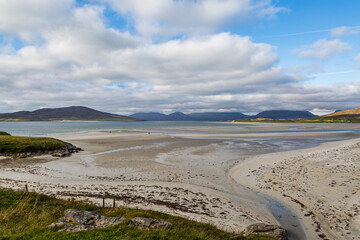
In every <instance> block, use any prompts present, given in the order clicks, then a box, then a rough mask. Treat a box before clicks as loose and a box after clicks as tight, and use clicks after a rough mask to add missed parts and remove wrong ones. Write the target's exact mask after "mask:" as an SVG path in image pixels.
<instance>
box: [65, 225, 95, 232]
mask: <svg viewBox="0 0 360 240" xmlns="http://www.w3.org/2000/svg"><path fill="white" fill-rule="evenodd" d="M97 228H98V227H96V226H92V225H74V224H67V225H65V226H64V227H62V228H61V229H60V230H59V231H58V232H80V231H88V230H94V229H97Z"/></svg>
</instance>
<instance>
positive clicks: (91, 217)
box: [49, 209, 125, 232]
mask: <svg viewBox="0 0 360 240" xmlns="http://www.w3.org/2000/svg"><path fill="white" fill-rule="evenodd" d="M123 221H125V218H124V217H105V216H103V215H101V214H100V213H98V212H90V211H81V210H75V209H67V210H65V216H64V217H62V218H60V219H59V220H58V221H57V222H55V223H52V224H51V225H50V226H49V227H55V226H59V225H64V224H66V225H64V226H63V227H62V228H61V229H60V230H59V232H79V231H85V230H93V229H100V228H107V227H111V226H114V225H117V224H120V223H122V222H123ZM69 223H71V224H69ZM73 223H75V224H73Z"/></svg>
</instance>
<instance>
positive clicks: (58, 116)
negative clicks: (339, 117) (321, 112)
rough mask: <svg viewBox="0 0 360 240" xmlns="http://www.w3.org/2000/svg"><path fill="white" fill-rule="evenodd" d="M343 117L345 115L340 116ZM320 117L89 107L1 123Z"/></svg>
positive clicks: (6, 117)
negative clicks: (123, 112)
mask: <svg viewBox="0 0 360 240" xmlns="http://www.w3.org/2000/svg"><path fill="white" fill-rule="evenodd" d="M339 113H341V112H339ZM314 117H317V116H316V115H314V114H312V113H310V112H308V111H289V110H273V111H264V112H260V113H258V114H256V115H252V116H250V115H245V114H243V113H240V112H203V113H190V114H184V113H182V112H174V113H171V114H168V115H166V114H162V113H158V112H149V113H135V114H133V115H130V117H128V116H123V115H118V114H112V113H106V112H101V111H97V110H94V109H91V108H88V107H82V106H72V107H64V108H43V109H38V110H35V111H20V112H14V113H2V114H0V121H61V120H73V121H139V120H145V121H232V120H234V119H246V118H250V119H256V118H271V119H309V118H314Z"/></svg>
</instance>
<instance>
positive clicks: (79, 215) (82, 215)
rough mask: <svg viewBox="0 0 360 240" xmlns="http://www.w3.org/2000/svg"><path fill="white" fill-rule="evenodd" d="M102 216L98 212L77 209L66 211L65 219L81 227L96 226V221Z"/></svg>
mask: <svg viewBox="0 0 360 240" xmlns="http://www.w3.org/2000/svg"><path fill="white" fill-rule="evenodd" d="M101 217H102V215H101V214H100V213H98V212H89V211H81V210H75V209H67V210H65V219H66V220H67V222H74V223H77V224H80V225H95V223H96V222H95V221H96V220H98V219H100V218H101Z"/></svg>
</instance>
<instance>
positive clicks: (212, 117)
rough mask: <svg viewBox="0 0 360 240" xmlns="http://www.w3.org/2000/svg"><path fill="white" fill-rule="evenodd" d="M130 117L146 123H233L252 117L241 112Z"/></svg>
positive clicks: (155, 114) (154, 113) (139, 114)
mask: <svg viewBox="0 0 360 240" xmlns="http://www.w3.org/2000/svg"><path fill="white" fill-rule="evenodd" d="M130 117H133V118H137V119H142V120H146V121H232V120H234V119H244V118H249V117H250V116H247V115H244V114H242V113H239V112H204V113H191V114H184V113H182V112H174V113H171V114H169V115H165V114H162V113H157V112H149V113H144V112H141V113H135V114H133V115H130Z"/></svg>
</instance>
